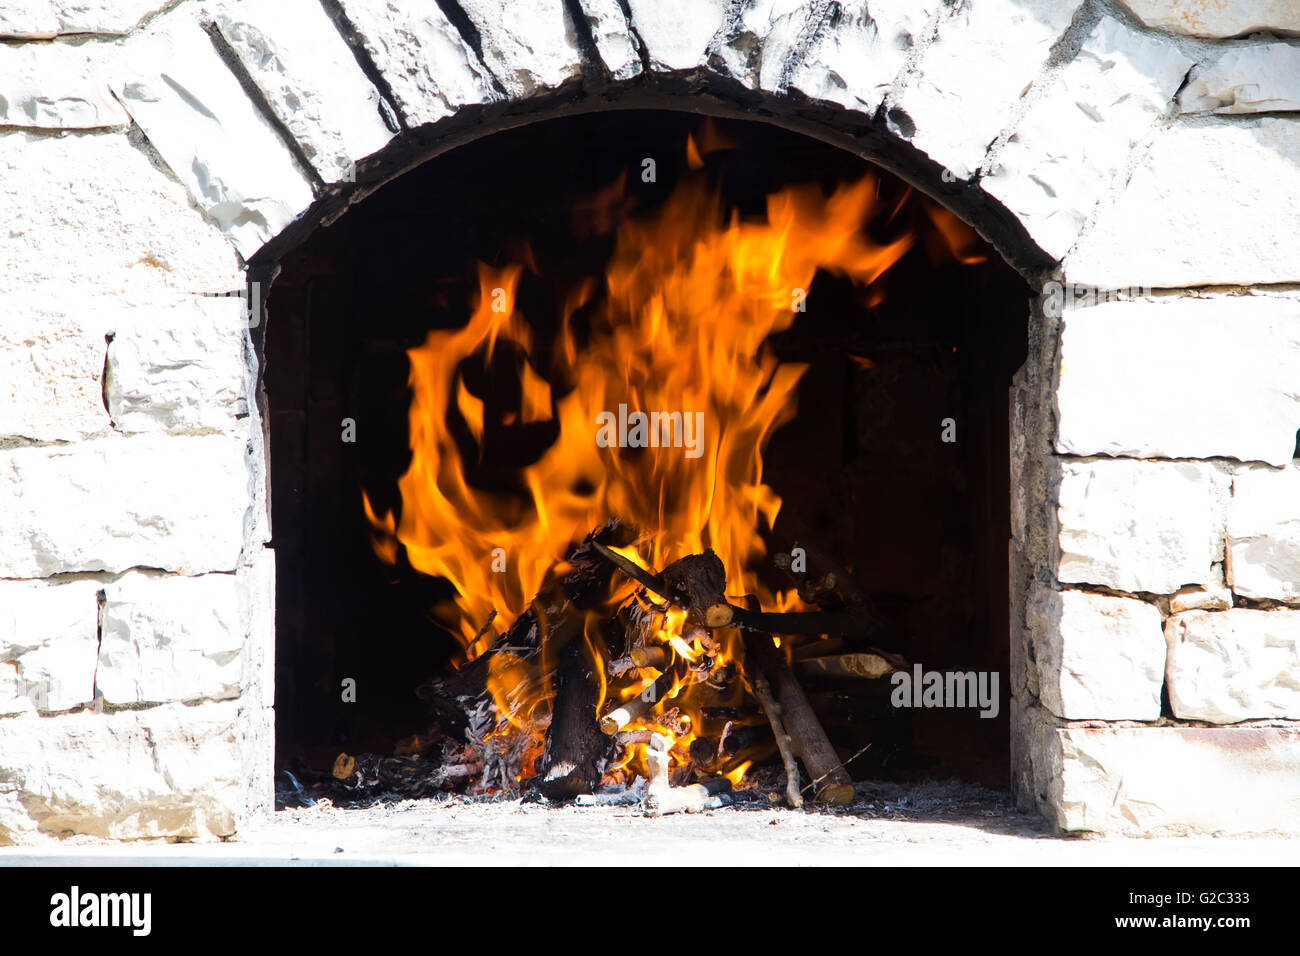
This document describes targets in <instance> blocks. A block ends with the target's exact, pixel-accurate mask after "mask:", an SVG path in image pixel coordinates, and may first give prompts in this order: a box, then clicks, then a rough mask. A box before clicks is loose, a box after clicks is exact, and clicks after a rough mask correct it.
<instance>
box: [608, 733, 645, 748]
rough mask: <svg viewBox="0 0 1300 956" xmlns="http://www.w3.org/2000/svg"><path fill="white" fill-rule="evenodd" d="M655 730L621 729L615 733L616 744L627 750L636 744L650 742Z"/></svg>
mask: <svg viewBox="0 0 1300 956" xmlns="http://www.w3.org/2000/svg"><path fill="white" fill-rule="evenodd" d="M653 733H654V731H653V730H620V731H619V732H618V733H616V734H615V735H614V746H615V747H618V748H620V749H623V750H626V749H627V748H628V747H631V746H633V745H635V744H648V743H649V742H650V735H651V734H653Z"/></svg>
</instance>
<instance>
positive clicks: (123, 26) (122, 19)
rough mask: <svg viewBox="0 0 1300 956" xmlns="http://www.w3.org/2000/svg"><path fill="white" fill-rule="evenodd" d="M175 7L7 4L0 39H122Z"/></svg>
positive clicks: (135, 2) (159, 1)
mask: <svg viewBox="0 0 1300 956" xmlns="http://www.w3.org/2000/svg"><path fill="white" fill-rule="evenodd" d="M173 5H174V0H5V2H4V6H3V7H0V37H19V38H25V39H36V38H44V37H53V36H58V35H60V34H66V33H100V34H110V35H119V36H120V35H123V34H126V33H130V32H131V31H132V30H134V29H135V28H136V27H138V26H140V25H141V24H142V23H143V22H144V21H145V20H147V19H149V17H150V16H152V15H153V14H156V13H159V12H161V11H163V10H166V9H167V8H168V7H171V6H173Z"/></svg>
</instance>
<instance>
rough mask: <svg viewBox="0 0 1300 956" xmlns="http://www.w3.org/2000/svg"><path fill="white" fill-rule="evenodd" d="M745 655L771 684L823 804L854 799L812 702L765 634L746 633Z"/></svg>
mask: <svg viewBox="0 0 1300 956" xmlns="http://www.w3.org/2000/svg"><path fill="white" fill-rule="evenodd" d="M745 651H746V657H748V658H749V659H751V660H753V661H754V663H755V664H756V665H757V669H758V671H759V672H760V673H761V674H762V675H763V676H764V677H766V678H767V680H768V681H769V683H770V684H771V686H772V690H773V694H774V697H775V700H776V702H777V703H779V704H780V716H781V720H782V723H783V725H784V728H785V730H786V731H787V732H788V733H789V736H790V743H791V749H792V750H793V751H794V755H795V756H796V757H798V758H799V759H800V760H802V761H803V765H804V767H805V768H807V770H808V775H809V776H810V777H812V779H813V784H814V786H815V787H816V788H817V789H816V793H817V799H818V800H820V801H822V802H823V803H831V804H835V805H836V806H844V805H847V804H849V803H852V802H853V798H854V791H853V780H852V779H851V778H850V777H849V775H848V772H847V771H846V770H845V769H844V768H843V766H841V764H840V761H839V758H838V756H836V753H835V750H834V749H833V748H832V747H831V742H830V740H829V739H827V737H826V731H825V730H824V729H823V728H822V725H821V723H820V722H819V721H818V720H817V715H816V714H815V713H814V712H813V709H812V705H811V704H809V703H808V698H807V696H805V694H804V692H803V688H802V687H800V686H799V682H798V681H797V680H795V677H794V674H793V673H792V672H791V671H790V666H789V665H788V664H787V663H786V661H785V655H784V654H782V653H781V652H780V651H779V650H778V649H777V647H776V645H775V644H774V643H773V642H772V638H771V636H770V635H767V634H746V635H745Z"/></svg>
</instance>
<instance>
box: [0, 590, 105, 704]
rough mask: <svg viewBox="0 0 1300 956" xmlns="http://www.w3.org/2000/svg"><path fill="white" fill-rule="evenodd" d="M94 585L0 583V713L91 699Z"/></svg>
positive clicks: (95, 607) (96, 618)
mask: <svg viewBox="0 0 1300 956" xmlns="http://www.w3.org/2000/svg"><path fill="white" fill-rule="evenodd" d="M97 589H98V585H97V584H95V582H93V581H71V582H67V583H60V584H52V583H49V582H45V581H0V715H7V714H22V713H36V712H40V713H50V712H53V711H62V710H71V709H72V708H74V707H78V706H81V705H82V704H88V703H90V702H91V701H92V700H93V699H94V687H95V654H96V649H97V641H98V637H97V634H98V627H99V603H98V600H97V598H96V593H97Z"/></svg>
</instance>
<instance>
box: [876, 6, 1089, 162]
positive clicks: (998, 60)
mask: <svg viewBox="0 0 1300 956" xmlns="http://www.w3.org/2000/svg"><path fill="white" fill-rule="evenodd" d="M1081 3H1082V0H979V2H975V3H967V4H965V5H963V6H962V7H961V8H960V9H959V10H958V11H957V12H956V14H954V15H953V16H952V17H950V18H949V19H947V20H945V21H943V22H941V23H940V24H939V30H938V35H937V36H936V37H935V39H934V41H933V42H932V43H931V44H930V45H929V46H928V47H926V49H925V51H924V52H923V53H922V54H921V57H920V59H919V60H918V62H917V64H916V67H915V71H914V73H913V75H912V77H911V78H910V80H909V81H908V82H907V85H906V86H905V87H904V88H903V90H902V92H901V94H900V95H898V96H897V97H896V98H894V99H892V100H891V101H890V102H889V104H888V105H889V107H890V109H891V110H892V109H901V110H903V111H904V112H905V113H906V114H907V117H908V120H909V124H910V127H914V132H913V131H912V129H911V128H910V127H909V125H904V124H900V123H899V121H898V120H897V118H895V119H894V126H895V128H897V129H899V131H900V133H901V134H902V135H903V136H904V137H905V138H907V139H909V140H910V141H911V142H912V144H913V145H915V146H917V147H918V148H920V149H921V150H923V151H925V152H926V153H928V154H929V155H930V157H931V158H932V159H934V160H935V161H936V162H938V163H940V164H942V165H944V166H946V167H947V168H948V169H950V170H952V172H953V173H954V174H955V175H956V176H957V177H958V178H961V179H965V178H968V177H969V176H970V175H971V174H972V173H973V172H974V170H975V169H976V168H977V167H978V166H979V165H980V163H981V162H982V161H983V159H984V155H985V153H986V151H987V150H988V147H989V145H990V144H991V143H992V142H993V141H994V140H995V139H996V138H997V137H998V135H999V134H1000V133H1001V132H1002V131H1003V130H1004V129H1005V128H1006V126H1007V124H1008V123H1009V122H1010V121H1011V118H1012V114H1013V112H1014V110H1015V109H1016V106H1017V105H1018V104H1019V102H1020V99H1021V97H1023V96H1024V95H1025V93H1026V91H1027V90H1028V89H1029V87H1030V86H1031V85H1032V84H1033V83H1034V82H1035V80H1036V79H1037V78H1038V77H1039V75H1040V73H1041V71H1042V70H1043V69H1044V67H1045V66H1046V64H1047V58H1048V54H1049V53H1050V52H1051V48H1052V45H1053V44H1054V43H1055V42H1056V41H1057V40H1058V39H1060V37H1061V36H1062V35H1063V34H1064V33H1065V31H1066V29H1067V28H1068V27H1069V26H1070V22H1071V20H1072V19H1073V17H1074V14H1075V11H1076V10H1078V8H1079V6H1080V5H1081Z"/></svg>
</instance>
